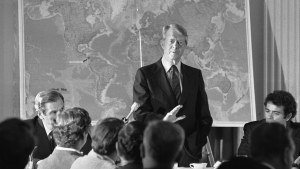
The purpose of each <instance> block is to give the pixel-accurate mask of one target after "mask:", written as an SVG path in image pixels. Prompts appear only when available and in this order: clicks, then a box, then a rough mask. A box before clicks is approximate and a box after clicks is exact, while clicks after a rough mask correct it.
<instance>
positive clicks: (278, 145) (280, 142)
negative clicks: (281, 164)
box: [250, 122, 294, 161]
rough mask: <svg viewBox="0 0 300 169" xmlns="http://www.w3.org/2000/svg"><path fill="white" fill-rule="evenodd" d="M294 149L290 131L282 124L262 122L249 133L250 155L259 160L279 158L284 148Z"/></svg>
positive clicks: (282, 154)
mask: <svg viewBox="0 0 300 169" xmlns="http://www.w3.org/2000/svg"><path fill="white" fill-rule="evenodd" d="M287 148H288V149H289V150H291V152H293V150H294V143H293V140H292V139H291V133H290V131H289V130H287V129H286V128H285V127H284V126H283V125H282V124H279V123H275V122H274V123H264V124H262V125H260V126H258V127H257V128H255V129H254V130H253V132H252V133H251V135H250V156H251V157H253V158H254V159H256V160H259V161H265V160H270V159H274V158H278V157H279V158H280V157H282V156H284V152H285V150H286V149H287Z"/></svg>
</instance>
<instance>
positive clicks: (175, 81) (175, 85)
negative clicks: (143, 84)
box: [169, 65, 181, 102]
mask: <svg viewBox="0 0 300 169" xmlns="http://www.w3.org/2000/svg"><path fill="white" fill-rule="evenodd" d="M169 79H170V84H171V87H172V89H173V92H174V94H175V96H176V99H177V101H178V102H179V100H180V96H181V89H180V80H179V71H178V69H177V67H176V66H175V65H173V66H172V67H171V68H170V70H169Z"/></svg>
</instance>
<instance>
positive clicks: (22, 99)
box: [18, 0, 256, 127]
mask: <svg viewBox="0 0 300 169" xmlns="http://www.w3.org/2000/svg"><path fill="white" fill-rule="evenodd" d="M249 5H250V4H249V1H248V0H245V15H246V17H245V18H246V38H247V55H248V57H247V58H248V72H249V73H248V76H249V78H248V79H249V82H248V84H249V94H250V109H251V120H250V121H253V120H256V104H255V94H254V93H255V92H254V91H255V89H254V77H253V59H252V44H251V23H250V6H249ZM18 17H19V49H18V50H19V71H20V117H21V118H22V119H25V118H26V115H25V114H24V112H25V104H26V103H25V101H26V91H25V85H26V84H25V83H26V82H25V76H26V75H25V49H24V44H25V42H24V3H23V0H18ZM139 36H141V35H139ZM140 38H141V37H140ZM140 65H141V66H142V65H143V60H141V62H140ZM247 122H249V121H238V122H234V121H215V120H214V122H213V126H214V127H243V126H244V124H245V123H247Z"/></svg>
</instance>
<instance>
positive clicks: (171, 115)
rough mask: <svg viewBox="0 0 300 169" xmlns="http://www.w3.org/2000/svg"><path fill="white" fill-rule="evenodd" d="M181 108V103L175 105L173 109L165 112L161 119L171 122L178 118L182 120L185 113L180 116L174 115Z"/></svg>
mask: <svg viewBox="0 0 300 169" xmlns="http://www.w3.org/2000/svg"><path fill="white" fill-rule="evenodd" d="M181 108H182V105H178V106H176V107H175V108H174V109H173V110H171V111H170V112H169V113H167V114H166V116H165V117H164V118H163V121H169V122H172V123H175V122H177V121H179V120H182V119H184V118H185V115H182V116H180V117H176V114H177V113H178V112H179V110H180V109H181Z"/></svg>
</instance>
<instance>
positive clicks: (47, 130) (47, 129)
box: [41, 120, 52, 136]
mask: <svg viewBox="0 0 300 169" xmlns="http://www.w3.org/2000/svg"><path fill="white" fill-rule="evenodd" d="M41 121H42V123H43V125H44V128H45V131H46V134H47V136H48V135H49V133H50V132H51V131H52V130H50V129H49V128H47V127H46V125H45V124H44V121H43V120H41Z"/></svg>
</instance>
